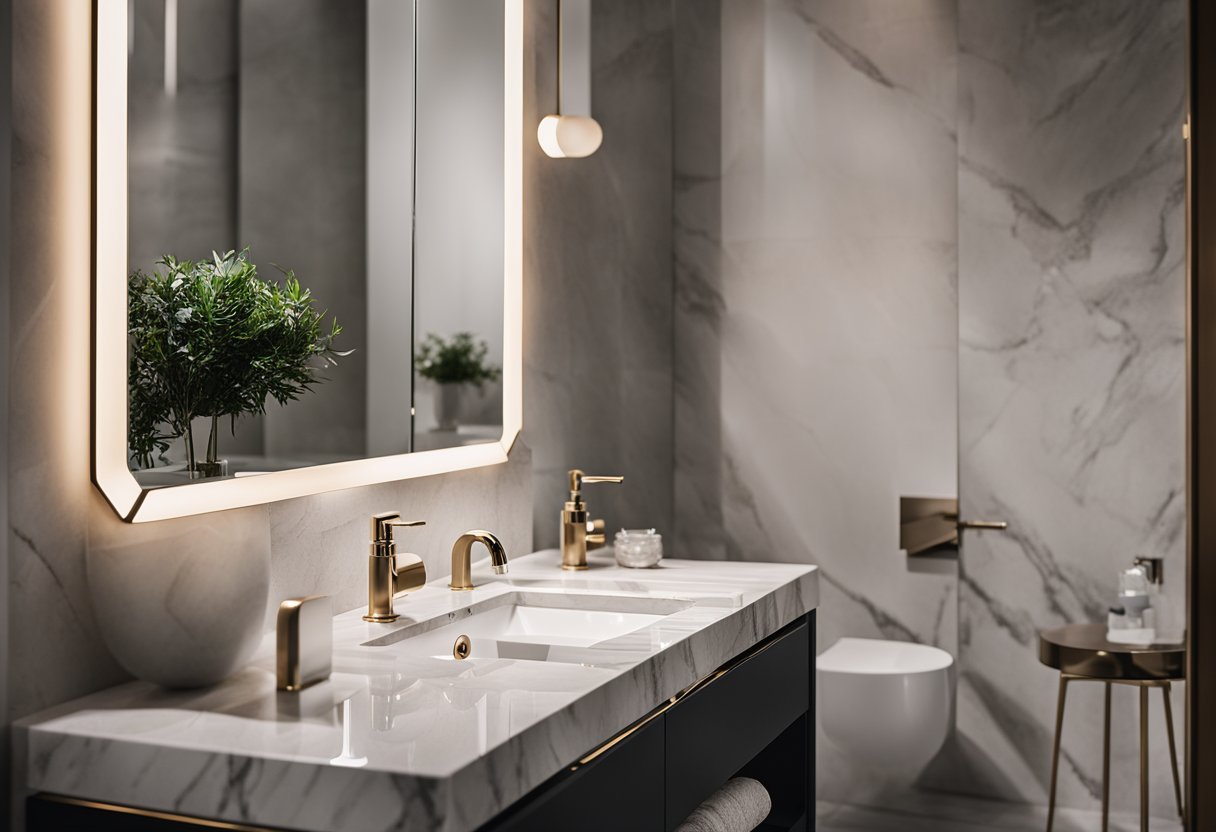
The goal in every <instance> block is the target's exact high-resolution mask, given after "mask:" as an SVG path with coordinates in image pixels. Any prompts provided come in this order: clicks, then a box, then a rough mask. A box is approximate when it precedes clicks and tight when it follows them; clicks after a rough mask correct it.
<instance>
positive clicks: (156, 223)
mask: <svg viewBox="0 0 1216 832" xmlns="http://www.w3.org/2000/svg"><path fill="white" fill-rule="evenodd" d="M177 22H178V25H177V29H176V35H175V36H176V40H177V61H176V70H177V87H176V90H175V92H174V93H173V94H172V95H170V94H168V93H166V91H165V83H164V78H165V3H164V2H163V0H136V2H135V5H134V10H133V26H132V34H133V39H132V42H133V47H134V48H133V51H132V53H131V59H130V63H129V77H128V84H127V87H128V96H129V98H128V100H129V107H128V112H129V116H128V125H127V126H128V130H129V134H128V140H127V145H128V153H129V162H128V183H129V195H130V207H129V210H128V214H129V216H130V217H131V226H130V232H129V233H128V235H127V237H128V239H127V243H128V263H129V265H130V268H131V269H136V268H139V269H144V270H151V269H152V268H153V266H154V264H155V263H156V261H157V260H159V259H160V258H161V257H162V256H163V255H165V254H173V255H175V256H177V257H181V258H189V259H196V258H199V257H209V256H210V254H211V252H212V251H215V250H219V251H227V250H229V249H232V248H234V247H236V246H237V245H238V240H237V229H236V212H237V197H236V177H235V176H234V173H233V172H234V171H235V170H236V153H237V126H236V117H237V84H236V78H237V58H238V56H237V42H238V41H237V4H236V2H235V0H219V2H215V0H211V1H210V2H199V0H185V2H181V3H179V4H178V21H177Z"/></svg>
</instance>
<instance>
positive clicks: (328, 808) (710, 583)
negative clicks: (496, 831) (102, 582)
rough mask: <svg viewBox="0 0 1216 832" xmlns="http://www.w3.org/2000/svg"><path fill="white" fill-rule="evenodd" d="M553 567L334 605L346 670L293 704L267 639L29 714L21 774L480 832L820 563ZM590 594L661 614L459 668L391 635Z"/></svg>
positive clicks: (309, 822) (782, 601)
mask: <svg viewBox="0 0 1216 832" xmlns="http://www.w3.org/2000/svg"><path fill="white" fill-rule="evenodd" d="M558 561H559V556H558V553H557V552H555V551H546V552H540V553H537V554H534V555H529V556H526V557H523V558H518V559H515V560H513V561H512V562H511V564H510V566H511V571H510V573H508V574H507V575H505V576H501V577H499V576H493V575H491V574H490V571H489V568H488V565H487V563H486V562H485V561H483V562H481V563H479V564H478V565H477V566H476V568H475V569H474V577H475V582H476V583H477V584H478V587H477V588H476V589H474V590H473V591H471V592H464V593H454V592H451V591H450V590H448V589H447V587H446V585H444V582H442V581H438V582H435V583H433V584H430V585H428V586H427V587H425V588H424V589H422V590H420V591H418V592H417V593H414V594H412V595H409V596H406V597H405V598H404V599H399V609H398V611H399V612H400V613H402V618H401V619H400V620H399V621H397V622H395V623H393V624H369V623H366V622H364V621H363V620H362V619H361V617H360V616H361V615H362V612H363V610H352V611H351V612H348V613H343V614H342V615H339V616H338V617H337V618H335V635H334V639H335V647H334V669H335V672H334V675H333V677H332V678H331V679H330V680H329V681H328V682H325V683H322V684H320V685H318V686H315V687H313V688H310V689H309V690H307V691H305V692H303V693H302V694H299V695H295V694H279V693H276V692H275V690H274V670H273V667H274V664H273V663H274V653H273V637H272V636H270V635H268V636H267V640H266V641H265V643H264V644H263V647H262V650H261V651H260V653H259V654H258V657H257V659H256V660H255V662H254V664H253V665H252V666H251V667H249V668H248V669H246V670H245V671H243V672H242V673H240V674H238V675H237V676H235V677H234V678H232V679H230V680H229V681H227V682H225V683H223V684H222V685H219V686H217V687H215V688H212V689H208V690H204V691H197V692H167V691H164V690H162V689H158V688H155V687H153V686H150V685H147V684H144V683H138V682H135V683H129V684H126V685H122V686H119V687H116V688H112V689H109V690H106V691H102V692H100V693H97V694H94V695H92V696H89V697H86V698H84V699H81V700H77V701H75V702H71V703H68V704H66V705H63V706H60V707H58V708H55V709H53V710H52V711H49V712H47V713H45V714H41V715H37V716H34V717H31V718H29V719H27V720H24V721H23V722H22V723H20V724H19V726H18V733H19V736H18V741H19V742H21V743H24V746H23V747H24V749H25V750H24V753H23V755H22V759H23V760H24V761H25V763H26V765H27V766H28V768H27V771H26V775H25V781H24V782H25V785H26V786H27V787H28V788H29V789H31V790H42V791H48V792H53V793H59V794H67V795H73V796H78V797H83V798H90V799H95V800H102V801H110V802H116V803H124V804H130V805H136V806H142V807H146V808H153V809H160V810H166V811H175V812H181V813H185V814H191V815H197V816H202V817H209V818H219V819H223V820H230V821H241V822H249V823H261V824H267V825H271V826H284V827H290V828H299V829H315V830H340V831H341V832H347V830H352V831H353V830H386V829H393V830H404V829H427V830H467V829H473V828H476V827H477V826H478V825H480V824H481V823H483V822H485V821H486V820H488V819H489V818H491V817H493V816H494V815H495V814H497V813H498V812H500V811H501V810H502V809H504V808H506V807H507V806H508V805H510V804H511V803H512V802H514V801H515V800H516V799H518V798H519V797H521V796H522V795H524V794H525V793H527V792H528V791H530V790H531V789H532V788H534V787H536V786H538V785H540V784H541V783H542V782H544V781H545V780H546V779H547V778H549V777H550V776H552V775H553V774H555V773H557V772H558V771H559V770H560V769H561V768H562V767H563V766H564V765H566V764H567V763H569V762H571V761H572V760H574V759H576V758H577V757H578V756H579V755H580V754H581V753H583V752H585V751H587V750H589V749H591V748H593V747H594V746H596V745H597V744H598V743H600V742H601V741H603V740H605V739H607V738H608V737H610V736H611V735H612V734H614V733H615V732H617V731H619V730H620V729H622V728H624V727H626V726H627V725H629V724H630V723H631V722H633V721H634V720H636V719H637V718H638V717H640V716H642V715H643V714H645V713H646V712H647V711H649V710H650V709H652V708H653V707H655V706H656V705H658V704H659V703H661V702H662V701H664V700H666V699H667V698H669V697H671V696H672V695H673V694H675V693H676V692H678V691H679V690H681V689H683V688H684V687H686V686H687V685H689V684H690V683H692V682H693V681H696V680H697V679H699V678H702V677H703V676H705V675H706V674H708V673H709V672H710V671H712V670H713V669H715V668H717V667H719V666H720V665H721V664H723V663H724V662H725V661H727V660H729V659H730V658H732V657H733V656H736V655H738V654H739V653H741V652H743V651H745V650H746V649H747V648H748V647H750V646H751V645H753V644H755V643H756V642H757V641H760V640H762V639H763V638H765V637H766V636H767V635H769V634H771V633H773V632H775V631H776V630H778V629H780V628H781V627H782V626H784V625H786V624H788V623H790V622H792V621H794V620H795V619H797V618H798V617H799V616H801V615H804V614H805V613H806V612H808V611H809V610H811V609H814V608H815V607H816V606H817V604H818V572H817V570H816V568H815V567H812V566H801V565H792V564H760V563H738V562H733V563H719V562H705V561H682V560H665V561H663V563H662V565H661V567H660V568H656V569H650V570H627V569H623V568H621V567H618V566H616V565H615V563H614V562H613V560H612V555H611V552H610V551H609V552H597V553H593V554H592V555H591V557H590V562H591V566H592V568H591V569H589V570H588V571H586V572H582V573H573V574H571V573H563V572H562V571H561V570H560V569H559V568H558ZM577 596H587V597H588V599H589V602H591V603H594V604H596V605H598V606H599V607H600V608H605V607H608V608H610V607H612V606H613V605H614V603H615V604H616V605H617V606H628V607H629V608H630V609H632V610H637V609H641V610H645V611H648V612H650V613H651V614H653V615H655V616H657V617H658V618H657V620H656V621H654V622H653V623H650V624H648V625H647V626H644V627H642V628H641V629H638V630H636V631H633V632H630V633H627V634H624V635H620V636H618V637H616V638H613V639H609V640H608V641H606V642H603V643H601V644H597V645H594V646H591V647H585V648H581V656H580V658H581V659H582V661H581V662H579V663H573V662H560V663H559V662H539V661H528V660H517V659H499V658H478V657H477V655H476V651H475V652H474V655H473V656H472V657H471V658H469V659H467V660H465V661H463V662H458V661H455V660H453V659H451V658H442V657H432V656H430V655H428V652H429V651H420V652H415V653H411V652H410V650H409V641H408V639H407V640H394V639H393V638H392V634H393V633H396V632H397V631H399V630H402V629H405V628H419V627H422V628H427V627H435V626H443V625H446V624H448V623H450V622H452V621H460V620H462V619H465V618H467V616H468V615H469V614H470V611H472V612H478V611H481V610H483V609H484V608H486V607H487V606H489V607H493V606H494V605H495V604H499V603H506V602H507V599H510V600H519V599H521V598H522V599H523V600H524V601H526V602H528V603H533V604H545V603H552V602H557V601H560V602H561V603H563V604H570V603H575V602H577ZM639 604H640V605H641V606H640V607H639ZM386 636H388V638H385V637H386ZM386 641H387V642H390V643H389V644H387V645H386V644H384V642H386ZM369 642H374V644H369Z"/></svg>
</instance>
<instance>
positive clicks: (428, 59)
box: [128, 0, 504, 486]
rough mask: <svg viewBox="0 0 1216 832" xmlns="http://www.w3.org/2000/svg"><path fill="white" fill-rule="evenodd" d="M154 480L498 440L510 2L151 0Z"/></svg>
mask: <svg viewBox="0 0 1216 832" xmlns="http://www.w3.org/2000/svg"><path fill="white" fill-rule="evenodd" d="M128 34H129V40H130V46H129V76H128V95H129V101H128V188H129V217H128V228H129V235H128V252H129V263H128V271H129V274H130V278H129V280H128V358H129V389H128V405H129V423H128V428H129V429H128V457H129V459H130V464H131V468H132V470H133V471H134V472H135V475H136V477H137V479H138V480H139V481H140V482H141V483H142V484H143V485H145V486H156V485H175V484H183V483H187V482H190V481H191V480H194V479H200V478H212V477H224V476H247V475H252V474H256V473H259V472H266V471H277V470H283V469H288V468H296V467H301V466H307V465H316V464H322V463H328V462H336V461H343V460H352V459H361V458H365V457H374V456H384V455H389V454H399V453H406V452H409V451H418V450H433V449H437V448H445V447H453V446H457V445H464V444H475V443H481V442H492V441H497V440H498V438H499V437H500V436H501V434H502V392H501V391H502V388H501V371H500V366H501V362H502V348H503V219H504V218H503V172H504V171H503V6H502V3H501V0H415V1H414V2H411V0H132V2H131V3H130V6H129V26H128Z"/></svg>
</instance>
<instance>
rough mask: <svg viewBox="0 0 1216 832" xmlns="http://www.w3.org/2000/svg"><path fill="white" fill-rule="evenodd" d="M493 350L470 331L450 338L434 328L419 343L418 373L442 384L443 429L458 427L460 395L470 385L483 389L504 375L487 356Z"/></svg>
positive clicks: (438, 402) (438, 415)
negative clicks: (476, 338)
mask: <svg viewBox="0 0 1216 832" xmlns="http://www.w3.org/2000/svg"><path fill="white" fill-rule="evenodd" d="M489 351H490V348H489V345H487V344H486V342H485V341H484V340H481V341H475V340H474V339H473V335H472V333H469V332H457V333H456V334H455V335H453V336H452V337H451V339H450V340H447V339H444V338H443V337H441V336H439V335H436V334H435V333H433V332H431V333H428V334H427V336H426V337H425V338H423V339H422V343H421V344H419V345H418V354H417V356H416V362H415V366H416V367H417V369H418V375H420V376H422V377H423V378H425V379H429V380H430V381H433V382H435V384H436V386H437V388H438V389H437V390H436V393H435V421H436V422H437V423H438V429H439V430H456V428H457V424H458V416H459V408H460V395H461V391H462V390H464V389H465V387H466V386H468V385H472V386H475V387H477V388H478V389H481V386H482V385H483V384H484V383H485V382H487V381H497V380H498V379H499V377H500V376H501V375H502V368H500V367H498V366H496V365H494V364H491V363H489V362H488V361H487V360H486V356H487V355H488V353H489Z"/></svg>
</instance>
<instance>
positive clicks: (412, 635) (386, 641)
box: [366, 593, 691, 663]
mask: <svg viewBox="0 0 1216 832" xmlns="http://www.w3.org/2000/svg"><path fill="white" fill-rule="evenodd" d="M689 606H691V602H689V601H683V600H675V599H668V598H630V597H626V596H577V595H574V596H563V595H556V594H542V593H511V594H510V595H503V596H499V597H497V598H491V599H489V600H488V601H485V602H482V603H481V604H477V605H475V606H473V607H470V608H469V609H468V610H467V611H463V613H462V614H454V616H450V617H454V618H455V620H454V621H452V623H449V624H443V625H442V626H438V627H435V626H434V622H422V623H420V624H416V625H413V626H411V627H405V628H403V629H401V630H398V631H396V632H394V633H391V634H389V635H387V636H384V637H382V638H379V639H376V640H374V641H370V642H367V645H366V646H370V647H392V648H394V652H396V653H399V654H400V655H410V656H430V657H436V658H447V659H454V660H455V659H462V658H500V659H527V660H532V661H550V662H552V661H563V662H577V663H582V662H586V661H587V660H588V652H587V651H589V650H595V649H607V650H613V651H617V652H619V651H621V650H629V649H631V648H632V649H646V648H647V647H649V645H650V641H651V639H650V638H649V637H647V638H645V639H644V640H643V639H641V637H639V638H635V639H629V638H625V637H627V636H630V635H632V634H636V633H638V632H639V631H640V630H644V629H645V628H647V627H649V626H651V625H652V624H657V623H658V622H660V621H662V620H663V619H664V618H666V617H667V616H669V615H671V614H672V613H674V612H679V611H680V610H683V609H687V608H688V607H689ZM462 636H464V637H467V639H468V644H467V648H468V649H467V652H465V651H462V649H461V648H460V646H459V645H458V643H457V641H458V639H460V638H461V637H462ZM462 652H464V655H462Z"/></svg>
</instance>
